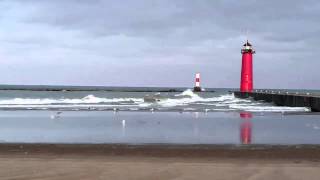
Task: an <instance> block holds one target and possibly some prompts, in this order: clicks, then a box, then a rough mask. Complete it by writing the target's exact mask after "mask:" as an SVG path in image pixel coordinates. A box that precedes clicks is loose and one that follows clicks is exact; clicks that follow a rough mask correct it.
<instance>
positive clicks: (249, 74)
mask: <svg viewBox="0 0 320 180" xmlns="http://www.w3.org/2000/svg"><path fill="white" fill-rule="evenodd" d="M255 53H256V52H255V50H254V49H253V48H252V45H251V44H250V43H249V41H248V40H247V42H246V43H245V44H244V45H243V48H242V49H241V54H242V68H241V85H240V91H241V92H252V90H253V63H252V56H253V54H255Z"/></svg>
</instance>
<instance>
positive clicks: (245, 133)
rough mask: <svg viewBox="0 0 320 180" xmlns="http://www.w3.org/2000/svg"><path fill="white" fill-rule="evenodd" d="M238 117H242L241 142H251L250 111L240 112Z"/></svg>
mask: <svg viewBox="0 0 320 180" xmlns="http://www.w3.org/2000/svg"><path fill="white" fill-rule="evenodd" d="M240 118H241V119H242V122H241V125H240V140H241V143H242V144H251V141H252V122H251V119H252V113H251V112H241V113H240Z"/></svg>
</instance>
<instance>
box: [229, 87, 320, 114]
mask: <svg viewBox="0 0 320 180" xmlns="http://www.w3.org/2000/svg"><path fill="white" fill-rule="evenodd" d="M234 95H235V96H236V97H238V98H253V99H254V100H257V101H265V102H270V103H274V104H275V105H277V106H288V107H309V108H310V109H311V111H312V112H320V95H319V94H314V93H308V92H307V93H299V92H296V93H292V92H283V91H272V90H255V91H253V92H240V91H235V92H234Z"/></svg>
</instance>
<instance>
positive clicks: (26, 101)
mask: <svg viewBox="0 0 320 180" xmlns="http://www.w3.org/2000/svg"><path fill="white" fill-rule="evenodd" d="M116 102H118V103H119V102H133V103H142V102H143V99H142V98H111V99H109V98H99V97H95V96H94V95H88V96H86V97H84V98H82V99H49V98H44V99H31V98H14V99H7V100H0V105H32V104H34V105H37V104H39V105H40V104H97V103H116Z"/></svg>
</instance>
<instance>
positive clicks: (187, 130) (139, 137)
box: [0, 110, 320, 145]
mask: <svg viewBox="0 0 320 180" xmlns="http://www.w3.org/2000/svg"><path fill="white" fill-rule="evenodd" d="M0 124H1V126H0V141H1V142H2V143H89V144H99V143H106V144H108V143H123V144H150V143H151V144H153V143H154V144H234V145H241V144H253V145H259V144H263V145H301V144H311V145H312V144H320V115H319V114H314V113H307V114H283V113H264V112H259V113H250V112H209V113H204V112H184V113H179V112H130V111H125V112H122V111H120V112H110V111H64V112H59V113H57V112H56V111H36V110H32V111H21V110H19V111H1V112H0Z"/></svg>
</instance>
